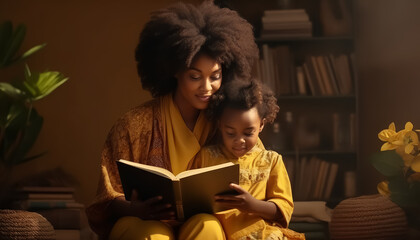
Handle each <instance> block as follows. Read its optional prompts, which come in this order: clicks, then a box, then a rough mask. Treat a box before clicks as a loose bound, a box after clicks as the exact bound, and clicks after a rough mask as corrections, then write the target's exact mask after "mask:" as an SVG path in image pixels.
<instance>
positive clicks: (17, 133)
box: [0, 21, 68, 195]
mask: <svg viewBox="0 0 420 240" xmlns="http://www.w3.org/2000/svg"><path fill="white" fill-rule="evenodd" d="M25 34H26V27H25V25H23V24H20V25H18V26H17V27H16V28H15V29H13V25H12V23H11V22H10V21H5V22H3V23H1V24H0V74H1V73H2V70H3V69H4V68H7V67H9V66H11V65H13V64H16V63H18V62H22V61H25V60H26V59H27V58H28V57H29V56H31V55H32V54H34V53H36V52H38V51H39V50H41V49H42V48H44V47H45V45H46V44H40V45H37V46H34V47H32V48H30V49H29V50H27V51H26V52H24V53H23V54H19V49H20V47H21V45H22V42H23V40H24V38H25ZM2 75H3V74H1V75H0V176H1V177H0V178H3V179H1V180H0V182H1V183H0V184H1V185H3V186H1V188H0V195H1V194H3V195H4V194H5V192H6V190H5V188H6V187H7V184H6V182H8V180H9V177H8V176H10V173H11V171H12V167H13V166H16V165H18V164H21V163H24V162H27V161H30V160H33V159H35V158H37V157H40V156H41V155H42V154H37V155H34V156H27V154H28V152H29V150H30V149H31V147H32V146H33V144H34V143H35V141H36V139H37V137H38V135H39V133H40V130H41V128H42V124H43V118H42V116H40V115H39V114H38V112H37V111H36V109H35V108H34V102H35V101H37V100H39V99H42V98H44V97H46V96H47V95H48V94H50V93H51V92H52V91H54V90H55V89H56V88H57V87H59V86H60V85H62V84H63V83H64V82H66V81H67V80H68V78H67V77H65V76H63V74H61V73H60V72H57V71H44V72H31V70H30V69H29V67H28V65H26V64H25V67H24V70H23V74H22V77H21V78H19V79H16V80H9V81H6V79H4V77H2Z"/></svg>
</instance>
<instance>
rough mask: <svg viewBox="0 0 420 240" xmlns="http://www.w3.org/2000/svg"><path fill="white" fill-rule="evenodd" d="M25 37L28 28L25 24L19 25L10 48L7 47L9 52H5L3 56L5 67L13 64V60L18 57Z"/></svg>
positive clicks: (10, 42) (11, 40)
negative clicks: (17, 54)
mask: <svg viewBox="0 0 420 240" xmlns="http://www.w3.org/2000/svg"><path fill="white" fill-rule="evenodd" d="M25 35H26V26H25V25H23V24H20V25H18V26H17V27H16V29H15V30H14V32H13V35H12V38H11V39H10V41H9V46H8V47H7V51H6V52H5V54H4V56H3V64H4V66H8V65H10V64H11V63H13V60H12V59H13V58H14V56H15V55H16V53H17V51H18V50H19V48H20V46H21V45H22V42H23V39H24V38H25Z"/></svg>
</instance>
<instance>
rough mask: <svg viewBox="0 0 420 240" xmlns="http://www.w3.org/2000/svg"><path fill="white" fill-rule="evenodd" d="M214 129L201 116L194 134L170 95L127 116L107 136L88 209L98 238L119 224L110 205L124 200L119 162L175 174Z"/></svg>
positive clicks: (137, 108)
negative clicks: (92, 198) (98, 174)
mask: <svg viewBox="0 0 420 240" xmlns="http://www.w3.org/2000/svg"><path fill="white" fill-rule="evenodd" d="M211 129H212V127H211V124H210V123H209V122H207V120H205V117H204V114H203V113H200V115H199V117H198V119H197V123H196V126H195V127H194V130H193V131H190V130H189V129H188V128H187V127H186V125H185V122H184V121H183V119H182V117H181V115H180V113H179V110H178V108H177V107H176V106H175V104H174V103H173V101H172V95H171V94H169V95H167V96H163V97H160V98H156V99H154V100H151V101H149V102H147V103H144V104H143V105H141V106H138V107H136V108H133V109H131V110H130V111H129V112H127V113H126V114H124V115H123V116H122V117H121V118H120V119H119V120H118V121H117V122H116V123H115V124H114V126H113V127H112V129H111V130H110V132H109V134H108V137H107V139H106V142H105V146H104V149H103V151H102V156H101V168H100V170H101V171H100V179H99V185H98V190H97V195H96V197H95V199H94V201H93V203H92V204H91V205H90V206H88V208H87V209H86V214H87V217H88V220H89V224H90V226H91V228H92V229H93V230H94V231H95V232H96V233H97V234H98V235H99V237H100V238H101V239H105V238H107V236H108V234H109V232H110V231H111V229H112V226H113V225H114V223H115V222H116V220H117V219H116V218H115V217H114V216H113V215H112V213H111V210H110V207H109V205H110V203H111V202H112V200H113V199H115V198H116V197H119V196H124V193H123V189H122V186H121V181H120V177H119V174H118V169H117V165H116V160H118V159H125V160H129V161H133V162H140V163H143V164H148V165H153V166H158V167H162V168H165V169H167V170H169V171H172V172H173V169H175V170H176V171H175V172H179V171H183V170H186V168H187V164H188V162H189V161H190V160H191V159H192V158H193V157H194V156H195V155H196V154H197V153H198V151H199V150H200V148H201V146H202V145H204V143H205V141H206V140H207V137H208V136H209V132H210V130H211ZM181 160H182V161H181Z"/></svg>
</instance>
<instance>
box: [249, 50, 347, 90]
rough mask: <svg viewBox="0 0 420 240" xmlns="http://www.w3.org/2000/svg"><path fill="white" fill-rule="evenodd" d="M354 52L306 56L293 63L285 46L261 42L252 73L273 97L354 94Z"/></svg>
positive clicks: (293, 57)
mask: <svg viewBox="0 0 420 240" xmlns="http://www.w3.org/2000/svg"><path fill="white" fill-rule="evenodd" d="M353 68H354V54H352V53H351V54H346V53H340V54H332V53H330V54H327V55H307V56H305V57H304V59H303V61H302V62H301V63H297V64H295V56H293V54H292V53H291V51H290V49H289V46H287V45H278V46H275V47H270V46H269V45H268V44H263V45H262V58H261V59H259V62H258V64H257V68H256V75H257V77H258V78H259V79H261V80H262V82H264V83H265V84H266V85H268V86H269V87H270V88H271V89H273V91H274V92H275V94H276V95H277V96H287V95H305V96H348V95H353V94H354V81H353V74H352V71H353Z"/></svg>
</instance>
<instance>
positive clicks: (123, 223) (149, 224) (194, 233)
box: [109, 213, 226, 240]
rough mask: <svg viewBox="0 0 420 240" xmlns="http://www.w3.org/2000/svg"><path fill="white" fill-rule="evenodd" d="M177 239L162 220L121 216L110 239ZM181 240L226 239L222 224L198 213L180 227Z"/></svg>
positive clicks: (179, 237)
mask: <svg viewBox="0 0 420 240" xmlns="http://www.w3.org/2000/svg"><path fill="white" fill-rule="evenodd" d="M140 239H141V240H143V239H147V240H175V239H176V238H175V236H174V233H173V231H172V229H171V227H169V226H168V225H166V224H164V223H162V222H160V221H145V220H141V219H140V218H137V217H123V218H120V219H119V220H118V221H117V222H116V223H115V225H114V227H113V228H112V230H111V234H110V236H109V240H140ZM178 239H179V240H190V239H191V240H192V239H195V240H205V239H214V240H225V239H226V238H225V234H224V232H223V228H222V225H221V224H220V222H219V220H217V218H216V217H214V216H213V215H211V214H204V213H202V214H197V215H195V216H192V217H191V218H189V219H188V220H187V221H186V222H185V223H184V224H183V225H182V226H181V228H180V230H179V234H178Z"/></svg>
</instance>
